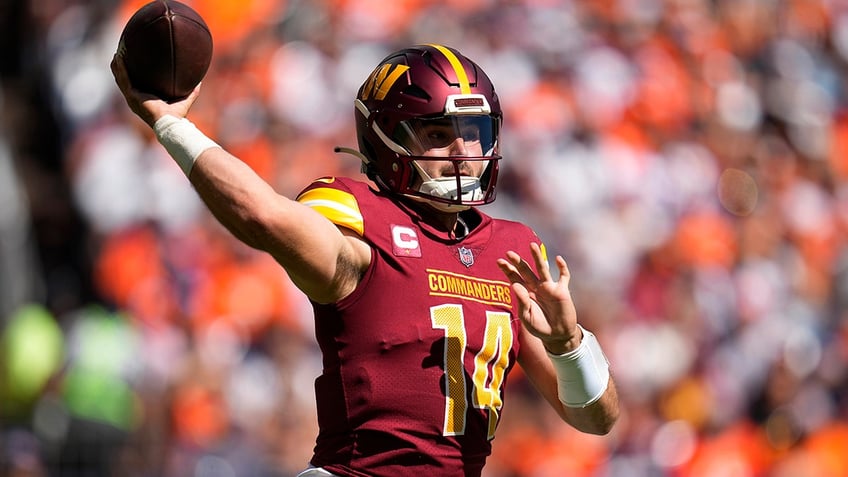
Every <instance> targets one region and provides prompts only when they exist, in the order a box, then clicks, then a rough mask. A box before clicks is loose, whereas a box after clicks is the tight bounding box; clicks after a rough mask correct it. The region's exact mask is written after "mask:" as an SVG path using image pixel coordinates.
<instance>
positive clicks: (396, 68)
mask: <svg viewBox="0 0 848 477" xmlns="http://www.w3.org/2000/svg"><path fill="white" fill-rule="evenodd" d="M408 69H409V66H406V65H392V64H385V65H383V66H381V67H379V68H377V69H376V70H374V72H373V73H371V76H369V77H368V80H367V81H366V82H365V84H364V85H363V86H362V96H361V97H360V98H359V99H361V100H363V101H365V100H368V99H370V98H371V95H374V99H377V100H383V99H384V98H385V97H386V95H387V94H388V93H389V90H390V89H392V85H393V84H395V82H396V81H397V80H398V78H400V77H401V75H402V74H404V73H405V72H406V70H408Z"/></svg>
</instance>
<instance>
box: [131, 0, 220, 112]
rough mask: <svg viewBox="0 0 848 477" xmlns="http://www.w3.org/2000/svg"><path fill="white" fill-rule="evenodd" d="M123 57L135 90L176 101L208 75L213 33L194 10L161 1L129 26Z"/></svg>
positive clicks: (138, 13)
mask: <svg viewBox="0 0 848 477" xmlns="http://www.w3.org/2000/svg"><path fill="white" fill-rule="evenodd" d="M118 52H119V53H120V54H122V56H123V60H124V65H125V66H126V68H127V74H128V75H129V78H130V83H132V85H133V87H134V88H136V89H138V90H139V91H143V92H145V93H151V94H154V95H156V96H158V97H160V98H162V99H164V100H166V101H175V100H179V99H182V98H185V97H186V96H188V95H189V93H191V92H192V90H193V89H194V87H195V86H197V84H198V83H200V81H201V80H202V79H203V77H204V76H205V75H206V71H207V70H208V69H209V65H210V63H211V62H212V34H211V32H210V31H209V27H208V26H207V25H206V22H205V21H203V18H201V16H200V15H199V14H198V13H197V12H196V11H194V10H193V9H192V8H191V7H189V6H188V5H186V4H184V3H180V2H177V1H174V0H155V1H153V2H150V3H148V4H146V5H144V6H143V7H141V8H139V9H138V11H136V12H135V13H134V14H133V15H132V17H130V19H129V21H127V24H126V25H125V26H124V29H123V31H122V32H121V37H120V40H119V42H118Z"/></svg>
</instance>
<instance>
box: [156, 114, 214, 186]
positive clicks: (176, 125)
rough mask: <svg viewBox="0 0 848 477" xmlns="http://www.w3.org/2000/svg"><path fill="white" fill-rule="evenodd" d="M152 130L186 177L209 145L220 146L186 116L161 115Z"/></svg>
mask: <svg viewBox="0 0 848 477" xmlns="http://www.w3.org/2000/svg"><path fill="white" fill-rule="evenodd" d="M153 132H154V133H155V134H156V139H158V140H159V142H160V143H161V144H162V145H163V146H164V147H165V150H166V151H168V154H170V155H171V157H173V158H174V160H175V161H176V162H177V164H179V166H180V169H182V170H183V172H184V173H185V175H186V177H188V175H189V173H190V172H191V168H192V167H194V162H195V161H197V158H198V156H200V154H201V153H202V152H203V151H205V150H207V149H209V148H211V147H220V146H219V145H218V144H217V143H215V141H213V140H211V139H209V138H208V137H206V135H205V134H203V133H202V132H200V130H199V129H197V127H196V126H195V125H194V123H192V122H191V121H189V120H188V119H186V118H182V119H180V118H177V117H175V116H171V115H165V116H162V117H161V118H159V119H158V120H157V121H156V124H154V125H153Z"/></svg>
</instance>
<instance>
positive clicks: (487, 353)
mask: <svg viewBox="0 0 848 477" xmlns="http://www.w3.org/2000/svg"><path fill="white" fill-rule="evenodd" d="M430 320H431V321H432V323H433V328H436V329H441V330H443V331H444V333H445V352H444V370H445V421H444V426H443V428H442V434H443V435H445V436H459V435H463V434H465V422H466V417H467V415H468V405H469V403H468V399H467V396H468V393H466V389H467V386H468V384H467V383H466V373H465V348H466V346H467V344H468V336H467V332H466V329H465V316H464V314H463V310H462V305H457V304H447V305H440V306H434V307H432V308H430ZM511 349H512V327H511V326H510V314H509V313H505V312H498V311H487V312H486V331H485V336H484V337H483V346H482V347H481V348H480V352H479V353H477V355H476V356H475V357H474V372H473V374H472V375H471V376H470V378H471V392H470V395H471V405H472V406H473V407H474V408H475V409H484V410H487V411H488V415H489V431H488V438H489V439H492V438H493V437H495V429H496V428H497V425H498V418H499V411H500V409H501V406H502V405H503V401H502V400H501V386H502V385H503V379H504V374H505V372H506V367H507V365H508V364H509V352H510V350H511Z"/></svg>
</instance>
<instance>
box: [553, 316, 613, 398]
mask: <svg viewBox="0 0 848 477" xmlns="http://www.w3.org/2000/svg"><path fill="white" fill-rule="evenodd" d="M577 326H580V325H577ZM580 329H581V330H583V340H582V341H581V342H580V346H578V347H577V348H575V349H574V350H572V351H569V352H568V353H565V354H561V355H555V354H551V353H548V357H549V358H550V359H551V361H552V362H553V364H554V369H556V374H557V384H558V391H559V400H560V401H562V403H563V404H564V405H566V406H568V407H586V406H588V405H590V404H592V403H593V402H595V401H597V400H598V399H600V398H601V396H603V394H604V391H606V390H607V386H608V385H609V377H610V374H609V362H608V361H607V358H606V356H604V352H603V350H601V345H600V343H598V339H597V338H595V335H594V334H592V333H591V332H589V331H587V330H585V329H584V328H583V327H582V326H580Z"/></svg>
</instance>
